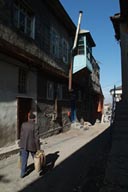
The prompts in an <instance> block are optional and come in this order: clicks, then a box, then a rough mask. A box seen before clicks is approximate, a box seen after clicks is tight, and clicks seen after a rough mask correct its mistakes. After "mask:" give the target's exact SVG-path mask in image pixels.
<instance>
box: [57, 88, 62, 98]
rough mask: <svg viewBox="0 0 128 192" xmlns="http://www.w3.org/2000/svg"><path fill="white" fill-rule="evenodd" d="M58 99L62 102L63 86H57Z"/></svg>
mask: <svg viewBox="0 0 128 192" xmlns="http://www.w3.org/2000/svg"><path fill="white" fill-rule="evenodd" d="M57 99H58V100H62V85H60V84H58V85H57Z"/></svg>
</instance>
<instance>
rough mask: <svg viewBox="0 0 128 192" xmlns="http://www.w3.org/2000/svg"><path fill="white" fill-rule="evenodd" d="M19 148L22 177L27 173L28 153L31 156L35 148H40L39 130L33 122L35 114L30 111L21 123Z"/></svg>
mask: <svg viewBox="0 0 128 192" xmlns="http://www.w3.org/2000/svg"><path fill="white" fill-rule="evenodd" d="M20 148H21V175H20V177H21V178H23V177H25V176H26V175H27V161H28V157H29V153H31V155H32V157H33V158H34V155H35V153H36V151H37V150H39V149H40V142H39V132H38V128H37V126H36V124H35V115H34V114H33V113H30V114H29V116H28V122H24V123H23V124H22V125H21V135H20Z"/></svg>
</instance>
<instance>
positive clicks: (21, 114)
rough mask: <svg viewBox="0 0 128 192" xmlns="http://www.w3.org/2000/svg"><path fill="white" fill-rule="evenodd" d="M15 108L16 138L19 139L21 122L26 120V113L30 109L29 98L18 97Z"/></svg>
mask: <svg viewBox="0 0 128 192" xmlns="http://www.w3.org/2000/svg"><path fill="white" fill-rule="evenodd" d="M17 102H18V108H17V139H20V130H21V124H22V123H23V122H25V121H27V120H28V113H29V112H30V110H31V104H32V99H31V98H18V99H17Z"/></svg>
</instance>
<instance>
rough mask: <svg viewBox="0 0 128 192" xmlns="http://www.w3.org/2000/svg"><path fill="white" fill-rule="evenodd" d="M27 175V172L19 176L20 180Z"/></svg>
mask: <svg viewBox="0 0 128 192" xmlns="http://www.w3.org/2000/svg"><path fill="white" fill-rule="evenodd" d="M27 175H28V172H26V173H25V174H23V175H20V178H24V177H25V176H27Z"/></svg>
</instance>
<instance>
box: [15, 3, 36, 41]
mask: <svg viewBox="0 0 128 192" xmlns="http://www.w3.org/2000/svg"><path fill="white" fill-rule="evenodd" d="M13 10H14V12H13V23H14V26H15V27H16V28H18V29H19V30H20V31H22V32H23V33H25V34H27V35H28V36H29V37H31V38H33V39H34V35H35V17H34V15H33V13H32V11H31V9H30V8H28V7H27V5H26V4H25V3H23V2H20V1H15V3H14V9H13Z"/></svg>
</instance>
